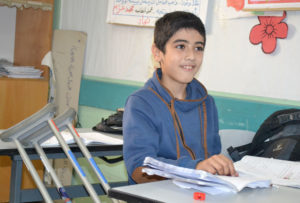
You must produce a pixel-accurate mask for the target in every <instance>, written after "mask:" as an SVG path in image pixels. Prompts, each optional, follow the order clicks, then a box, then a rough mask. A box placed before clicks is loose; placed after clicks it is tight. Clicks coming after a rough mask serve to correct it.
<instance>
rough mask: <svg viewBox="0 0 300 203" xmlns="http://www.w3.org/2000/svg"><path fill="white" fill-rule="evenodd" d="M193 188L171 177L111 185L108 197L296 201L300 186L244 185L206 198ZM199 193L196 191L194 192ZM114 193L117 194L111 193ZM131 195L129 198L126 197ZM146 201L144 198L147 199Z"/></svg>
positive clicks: (174, 202) (212, 202) (213, 202)
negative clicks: (180, 184)
mask: <svg viewBox="0 0 300 203" xmlns="http://www.w3.org/2000/svg"><path fill="white" fill-rule="evenodd" d="M194 192H196V190H192V189H182V188H180V187H178V186H176V185H175V184H173V183H172V181H171V180H165V181H159V182H153V183H145V184H137V185H130V186H122V187H115V188H112V189H111V190H110V191H109V196H111V197H115V198H117V196H118V197H119V198H120V199H122V200H125V201H126V200H127V201H128V202H137V201H136V200H139V201H140V202H170V203H188V202H192V203H202V202H203V203H204V202H205V203H227V202H230V203H253V202H255V203H299V202H300V189H295V188H289V187H272V188H264V189H250V188H245V189H244V190H242V191H241V192H239V193H237V194H233V193H226V194H222V195H208V194H206V200H205V201H201V200H194V199H193V194H194ZM197 192H199V191H197ZM115 195H117V196H115ZM130 198H131V199H130ZM132 198H134V199H132ZM147 200H148V201H147Z"/></svg>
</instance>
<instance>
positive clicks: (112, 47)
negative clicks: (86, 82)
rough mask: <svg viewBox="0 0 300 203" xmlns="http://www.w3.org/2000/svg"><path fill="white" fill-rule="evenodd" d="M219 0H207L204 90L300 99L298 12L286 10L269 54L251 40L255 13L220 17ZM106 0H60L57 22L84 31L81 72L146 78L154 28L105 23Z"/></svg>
mask: <svg viewBox="0 0 300 203" xmlns="http://www.w3.org/2000/svg"><path fill="white" fill-rule="evenodd" d="M222 1H225V0H210V1H209V9H208V16H207V22H206V27H207V31H208V35H207V47H206V50H205V58H204V63H203V66H202V69H201V71H200V75H199V79H200V80H201V81H202V82H203V83H204V84H205V85H206V87H207V89H208V90H213V91H221V92H229V93H238V94H245V95H254V96H263V97H271V98H280V99H288V100H295V101H300V85H299V81H300V65H299V64H300V54H299V53H300V47H299V44H300V34H299V33H298V32H297V31H298V30H300V12H299V11H288V12H287V18H286V19H285V22H286V23H287V24H288V27H289V30H288V37H287V39H280V40H277V48H276V51H275V52H274V53H272V54H270V55H267V54H264V53H263V52H262V50H261V45H252V44H251V43H250V42H249V33H250V30H251V28H252V27H253V26H254V25H256V24H258V23H259V21H258V19H257V17H251V18H241V19H234V20H220V19H219V18H218V13H217V8H218V7H219V6H220V5H221V2H222ZM107 2H108V0H101V1H99V0H89V1H84V0H76V1H74V0H63V1H62V14H61V22H60V24H61V28H62V29H74V30H80V31H85V32H87V33H88V42H87V50H86V59H85V66H84V74H85V75H92V76H99V77H108V78H114V79H125V80H134V81H145V80H146V79H147V78H148V76H149V66H151V60H150V46H151V43H152V34H153V28H141V27H132V26H124V25H113V24H107V23H106V14H107ZM223 3H224V2H223Z"/></svg>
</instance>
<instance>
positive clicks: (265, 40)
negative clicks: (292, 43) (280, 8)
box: [249, 11, 288, 54]
mask: <svg viewBox="0 0 300 203" xmlns="http://www.w3.org/2000/svg"><path fill="white" fill-rule="evenodd" d="M285 17H286V11H284V12H283V16H258V20H259V24H258V25H255V26H254V27H253V28H252V29H251V32H250V37H249V38H250V42H251V43H252V44H255V45H256V44H259V43H262V50H263V52H264V53H266V54H270V53H272V52H273V51H274V50H275V48H276V44H277V38H280V39H284V38H286V37H287V32H288V26H287V24H286V23H285V22H281V21H282V20H284V19H285Z"/></svg>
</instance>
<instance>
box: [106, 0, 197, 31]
mask: <svg viewBox="0 0 300 203" xmlns="http://www.w3.org/2000/svg"><path fill="white" fill-rule="evenodd" d="M200 1H201V0H111V1H109V4H110V5H109V9H110V10H109V12H108V13H109V14H110V16H109V17H110V20H111V21H112V22H113V23H122V22H123V23H124V22H125V24H130V25H141V26H153V25H154V23H155V20H156V19H157V18H159V17H161V16H162V15H164V14H165V13H168V12H171V11H176V10H181V11H187V12H192V13H194V14H196V15H198V14H199V9H200Z"/></svg>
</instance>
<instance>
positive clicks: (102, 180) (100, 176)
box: [55, 108, 119, 203]
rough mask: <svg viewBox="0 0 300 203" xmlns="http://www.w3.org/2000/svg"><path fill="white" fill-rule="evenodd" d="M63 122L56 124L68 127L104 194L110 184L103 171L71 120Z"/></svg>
mask: <svg viewBox="0 0 300 203" xmlns="http://www.w3.org/2000/svg"><path fill="white" fill-rule="evenodd" d="M68 112H69V114H74V115H75V114H76V112H75V110H74V109H72V108H69V109H68ZM55 123H56V122H55ZM64 124H65V126H62V125H61V123H58V125H60V127H59V129H60V130H64V129H65V128H68V130H69V131H70V132H71V135H72V136H73V138H74V140H75V142H76V143H77V145H78V146H79V148H80V150H81V152H82V153H83V155H84V156H85V157H86V159H87V160H88V162H89V164H90V165H91V167H92V169H93V170H94V172H95V173H96V175H97V177H98V179H99V181H100V184H101V185H102V187H103V188H104V190H105V192H106V194H108V190H109V189H110V185H109V184H108V182H107V180H106V179H105V177H104V175H103V173H102V172H101V170H100V168H99V167H98V166H97V164H96V162H95V160H94V158H93V157H92V155H91V153H90V152H89V150H88V149H87V147H86V146H85V144H84V143H83V142H82V140H81V139H80V136H79V134H78V133H77V131H76V129H75V128H74V127H73V125H72V123H71V121H70V120H69V122H65V123H64ZM111 200H112V201H113V202H114V203H118V202H119V201H118V200H116V199H113V198H112V199H111Z"/></svg>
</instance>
